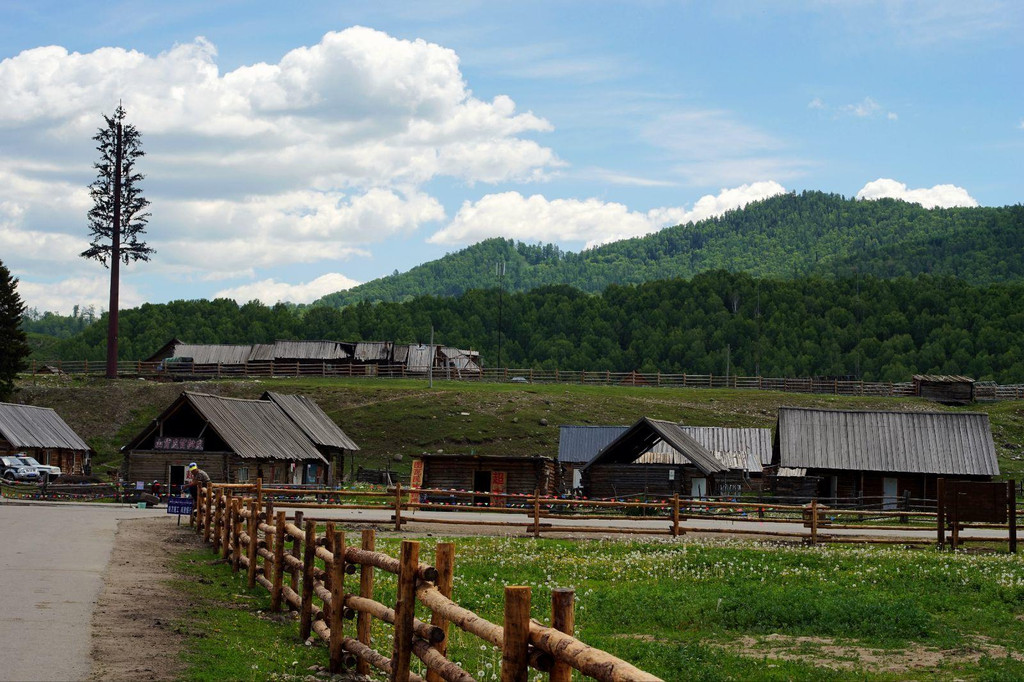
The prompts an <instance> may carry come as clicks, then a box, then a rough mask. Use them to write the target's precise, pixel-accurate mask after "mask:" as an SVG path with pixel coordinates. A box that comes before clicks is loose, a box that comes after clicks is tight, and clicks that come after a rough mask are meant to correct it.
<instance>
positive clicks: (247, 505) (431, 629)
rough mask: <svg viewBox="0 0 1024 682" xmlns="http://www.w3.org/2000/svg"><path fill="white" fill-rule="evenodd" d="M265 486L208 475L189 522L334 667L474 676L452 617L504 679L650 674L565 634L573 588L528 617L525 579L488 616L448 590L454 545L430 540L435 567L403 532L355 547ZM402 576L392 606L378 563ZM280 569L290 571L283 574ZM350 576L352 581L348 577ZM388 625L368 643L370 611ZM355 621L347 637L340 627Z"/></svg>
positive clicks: (644, 678) (643, 679)
mask: <svg viewBox="0 0 1024 682" xmlns="http://www.w3.org/2000/svg"><path fill="white" fill-rule="evenodd" d="M271 492H272V490H271V489H264V488H263V487H262V483H261V482H258V483H257V484H256V485H247V484H212V485H208V486H206V487H204V488H201V489H200V498H199V499H200V502H201V504H199V505H197V508H196V510H195V513H194V516H193V523H194V524H195V527H196V531H197V532H198V533H199V534H201V535H202V537H203V538H204V540H205V541H206V542H208V543H210V544H212V546H213V550H214V551H215V552H217V553H218V554H219V555H220V557H221V559H223V560H225V561H228V562H230V564H231V567H232V569H233V570H235V571H240V570H243V569H244V570H245V571H246V575H247V578H248V584H249V586H250V587H255V586H256V585H257V584H259V585H261V586H263V587H264V588H265V589H267V590H268V591H269V592H270V595H271V610H272V611H280V610H282V609H283V608H286V607H287V608H290V609H294V610H295V611H297V612H298V613H299V630H300V635H301V636H302V638H303V639H306V638H308V637H310V636H316V637H319V638H320V639H322V640H323V641H324V642H326V643H327V645H328V651H329V668H330V671H331V672H332V673H335V672H340V671H342V670H344V669H346V668H352V667H355V668H357V669H358V671H359V672H361V673H363V674H368V673H369V672H370V669H371V668H376V669H378V670H380V671H383V672H385V673H386V674H387V675H388V680H389V681H397V682H406V681H409V680H412V681H417V682H419V681H421V680H427V682H438V681H440V680H446V681H449V682H473V680H474V678H473V677H472V676H471V675H470V674H469V673H468V672H466V671H465V670H463V669H462V668H461V667H460V666H459V665H458V664H457V663H456V662H454V661H453V660H452V659H451V658H449V657H448V651H447V643H448V631H449V626H450V625H454V626H456V627H458V628H460V629H462V630H464V631H465V632H468V633H470V634H472V635H475V636H476V637H478V638H480V639H482V640H483V641H484V642H487V643H488V644H491V645H493V646H495V647H498V648H499V649H500V650H501V652H502V656H501V680H502V681H503V682H520V681H521V682H525V680H526V679H527V673H528V671H529V669H531V668H533V669H535V670H540V671H542V672H545V673H547V674H548V677H549V679H550V680H553V681H554V682H568V681H569V680H570V676H571V672H572V670H578V671H580V672H582V673H583V674H584V675H587V676H589V677H592V678H594V679H596V680H601V681H607V682H658V680H659V678H657V677H655V676H653V675H650V674H648V673H646V672H644V671H642V670H639V669H638V668H636V667H634V666H633V665H631V664H629V663H627V662H626V661H623V660H622V659H619V658H616V657H615V656H613V655H611V654H609V653H607V652H605V651H601V650H599V649H595V648H593V647H590V646H588V645H586V644H584V643H583V642H581V641H580V640H578V639H576V638H575V637H573V636H572V632H573V622H574V617H573V604H574V595H573V593H572V590H556V591H555V592H554V593H553V594H552V614H551V626H547V625H544V624H542V623H540V622H538V621H536V620H533V619H531V617H530V609H531V605H530V596H531V595H530V588H529V587H523V586H508V587H506V588H505V609H504V620H503V623H502V624H501V625H498V624H496V623H491V622H489V621H487V620H485V619H483V618H481V617H480V616H478V615H477V614H475V613H473V612H472V611H470V610H468V609H465V608H463V607H462V606H459V604H458V603H457V602H455V601H454V600H453V598H452V584H453V580H452V576H453V572H454V556H455V548H454V545H453V544H452V543H438V544H437V547H436V549H435V553H434V564H433V565H429V564H426V563H423V562H421V561H420V543H419V542H415V541H410V540H403V541H402V544H401V553H400V556H399V557H392V556H390V555H387V554H384V553H381V552H377V551H376V550H375V536H374V531H372V530H365V531H363V532H362V534H361V537H360V541H359V544H358V545H356V544H354V543H351V542H350V540H349V538H348V537H347V536H346V534H345V533H344V532H341V531H338V530H336V529H335V527H334V524H333V522H327V532H326V533H325V535H324V536H323V537H320V536H318V535H317V528H318V525H317V523H316V522H315V521H313V520H304V518H303V512H302V511H296V512H294V514H293V516H292V517H291V518H290V519H289V517H288V516H287V514H286V512H285V511H277V512H276V513H275V510H274V502H273V501H272V500H271V499H270V497H268V496H266V494H267V493H271ZM377 570H380V571H386V572H389V573H393V574H395V575H397V576H398V587H397V599H396V603H395V605H394V606H393V607H392V606H388V605H386V604H383V603H381V602H379V601H377V600H376V599H374V571H377ZM357 572H358V574H359V586H358V592H354V591H349V589H348V588H347V586H346V583H345V581H346V575H354V574H355V573H357ZM286 578H287V580H286ZM353 580H354V578H353ZM417 603H419V604H422V605H423V606H425V607H426V608H427V609H429V610H430V612H431V614H432V616H431V621H430V623H426V622H424V621H421V620H419V619H417V618H416V615H415V611H416V604H417ZM374 618H376V619H378V620H380V621H383V622H385V623H389V624H391V625H392V626H393V627H394V643H393V647H392V651H391V656H390V657H387V656H385V655H384V654H382V653H380V652H379V651H377V650H376V649H375V648H374V647H373V643H372V642H371V638H370V633H371V623H372V619H374ZM352 619H354V620H355V621H356V623H355V637H352V636H350V635H348V634H346V630H347V629H349V630H350V629H351V626H348V627H346V625H345V623H346V621H347V620H352ZM413 656H415V657H416V658H418V659H419V660H420V661H422V663H423V665H424V667H425V668H426V670H427V674H426V677H420V676H419V675H416V674H415V673H412V672H411V670H410V662H411V660H412V657H413Z"/></svg>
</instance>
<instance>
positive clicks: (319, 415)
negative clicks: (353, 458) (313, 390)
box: [263, 391, 359, 450]
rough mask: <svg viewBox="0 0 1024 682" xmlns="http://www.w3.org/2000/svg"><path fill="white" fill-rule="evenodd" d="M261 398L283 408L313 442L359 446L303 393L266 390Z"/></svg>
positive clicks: (350, 446)
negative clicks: (287, 393)
mask: <svg viewBox="0 0 1024 682" xmlns="http://www.w3.org/2000/svg"><path fill="white" fill-rule="evenodd" d="M263 400H270V401H272V402H274V403H275V404H276V405H277V406H278V407H280V408H281V409H282V410H284V413H285V414H287V415H288V417H289V418H290V419H291V420H292V421H293V422H295V424H296V425H298V427H299V428H300V429H302V431H303V433H305V434H306V437H308V438H309V439H310V440H311V441H313V443H315V444H316V445H319V446H322V447H329V448H339V449H341V450H358V449H359V446H358V445H356V443H355V441H354V440H352V439H351V438H349V437H348V436H347V435H346V434H345V432H344V431H342V430H341V427H340V426H338V425H337V424H335V423H334V421H333V420H332V419H331V418H330V417H328V416H327V414H326V413H325V412H324V411H323V410H322V409H320V406H319V405H317V404H316V403H315V402H314V401H312V400H310V399H309V398H307V397H306V396H304V395H285V394H283V393H274V392H273V391H267V392H266V393H264V394H263Z"/></svg>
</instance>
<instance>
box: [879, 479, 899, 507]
mask: <svg viewBox="0 0 1024 682" xmlns="http://www.w3.org/2000/svg"><path fill="white" fill-rule="evenodd" d="M882 494H883V497H882V508H883V509H895V508H896V498H897V497H898V495H899V492H898V486H897V480H896V479H895V478H890V477H888V476H886V477H885V478H883V479H882Z"/></svg>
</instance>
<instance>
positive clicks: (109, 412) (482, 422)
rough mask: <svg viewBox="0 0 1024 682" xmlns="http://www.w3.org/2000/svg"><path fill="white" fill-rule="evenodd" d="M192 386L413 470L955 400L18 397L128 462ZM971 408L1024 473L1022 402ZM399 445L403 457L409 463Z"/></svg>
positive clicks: (441, 390) (585, 390)
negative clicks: (564, 428)
mask: <svg viewBox="0 0 1024 682" xmlns="http://www.w3.org/2000/svg"><path fill="white" fill-rule="evenodd" d="M182 390H192V391H200V392H205V393H214V394H218V395H225V396H232V397H240V398H258V397H259V396H260V395H261V394H262V393H263V392H264V391H266V390H272V391H278V392H282V393H301V394H304V395H307V396H309V397H311V398H313V399H314V400H316V402H317V403H318V404H319V405H320V406H321V407H322V408H323V409H324V411H325V412H327V414H328V415H330V417H331V418H332V419H334V420H335V421H336V422H337V423H338V424H340V425H341V427H342V428H343V429H344V430H345V432H346V433H347V434H348V435H349V436H351V437H352V438H353V439H354V440H355V441H356V443H358V444H359V446H360V447H361V448H362V452H361V456H360V458H359V462H360V463H362V464H365V465H366V466H368V467H372V468H383V467H385V466H390V467H391V468H392V469H398V470H403V471H404V470H407V469H408V466H409V458H410V457H411V456H413V455H417V454H420V453H422V452H437V451H438V450H443V451H444V452H459V453H470V452H472V453H476V454H489V455H548V456H552V457H553V456H555V455H556V454H557V452H558V425H559V424H630V423H633V422H634V421H636V420H637V419H639V418H640V417H642V416H645V415H646V416H648V417H653V418H657V419H667V420H673V421H683V422H685V423H686V424H691V425H705V426H734V427H740V426H749V427H772V426H774V424H775V419H776V415H777V413H778V408H779V407H780V406H782V405H793V406H804V407H811V406H817V407H831V408H852V409H881V410H935V409H951V408H943V407H942V406H939V405H936V404H935V403H931V402H927V401H924V400H920V399H893V398H854V397H837V396H826V395H804V394H793V393H773V392H767V391H736V390H718V389H715V390H710V389H669V388H645V387H625V386H621V387H620V386H613V387H607V386H570V385H530V386H526V387H522V386H517V385H514V384H489V383H459V382H436V383H435V388H434V389H433V390H430V389H428V388H427V386H426V382H425V381H410V380H374V379H348V380H345V379H273V380H265V381H208V382H198V383H189V384H180V383H177V384H175V383H157V382H151V381H130V380H125V381H117V382H108V381H104V380H98V379H97V380H88V381H77V380H76V381H73V382H71V383H68V382H66V381H62V380H58V379H57V378H55V377H49V378H41V379H40V380H39V381H38V383H36V384H32V383H24V384H22V387H21V391H20V392H19V394H18V396H17V399H18V400H21V401H24V402H27V403H30V404H35V405H43V406H46V407H52V408H53V409H55V410H56V411H57V412H58V413H59V414H60V415H61V416H62V417H63V418H64V419H65V421H67V423H68V424H69V425H70V426H71V427H72V428H73V429H75V430H76V431H77V432H78V433H80V434H81V435H82V437H83V438H85V439H86V441H87V442H88V443H89V444H90V445H91V446H92V447H93V448H95V449H96V451H97V453H98V455H97V461H99V462H107V463H112V462H119V461H120V459H119V457H120V456H119V454H118V449H119V448H120V446H122V445H124V444H125V443H126V442H128V440H130V439H131V437H132V436H134V435H135V434H136V433H137V432H138V431H139V430H140V429H142V428H143V427H144V426H145V425H146V424H147V423H148V422H149V421H150V420H151V419H153V418H154V417H156V416H157V415H158V414H159V413H160V412H161V411H162V410H163V409H164V408H165V407H167V405H169V404H170V403H171V401H172V400H173V399H174V398H175V397H176V396H177V395H178V394H179V393H180V392H181V391H182ZM958 409H959V408H958ZM968 409H971V410H983V411H985V412H987V413H988V414H989V416H990V419H991V423H992V429H993V435H994V436H995V442H996V449H997V451H998V453H999V461H1000V469H1001V471H1002V473H1003V476H1004V477H1013V476H1016V477H1018V478H1019V477H1020V475H1021V473H1022V472H1024V462H1022V460H1024V410H1022V409H1021V407H1020V403H1016V402H1002V403H980V404H978V405H975V406H971V407H970V408H968ZM464 413H468V414H464ZM542 420H543V421H546V425H545V424H544V423H543V422H542ZM395 455H402V459H401V461H400V462H396V461H395V458H394V456H395Z"/></svg>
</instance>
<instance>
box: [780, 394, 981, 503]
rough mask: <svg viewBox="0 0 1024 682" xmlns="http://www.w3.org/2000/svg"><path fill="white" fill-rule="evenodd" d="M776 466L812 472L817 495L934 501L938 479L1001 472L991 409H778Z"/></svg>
mask: <svg viewBox="0 0 1024 682" xmlns="http://www.w3.org/2000/svg"><path fill="white" fill-rule="evenodd" d="M772 464H773V465H774V466H776V467H779V468H780V471H786V472H787V473H788V474H789V475H790V476H791V477H793V476H795V477H802V476H807V477H813V478H814V479H815V480H816V483H817V495H818V497H823V498H832V499H839V500H843V499H846V500H853V499H862V498H863V499H868V500H872V499H877V500H881V502H882V504H883V505H884V506H887V507H891V506H894V505H895V504H896V502H897V500H898V499H899V498H900V497H902V496H904V495H909V496H910V497H911V498H915V499H934V498H935V496H936V479H938V478H946V479H957V480H973V481H988V480H991V479H992V477H993V476H997V475H998V474H999V463H998V461H997V460H996V449H995V443H994V442H993V440H992V430H991V428H990V427H989V421H988V415H987V414H984V413H980V412H876V411H851V410H824V409H812V408H799V407H783V408H780V409H779V417H778V428H777V429H776V433H775V442H774V453H773V460H772Z"/></svg>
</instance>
